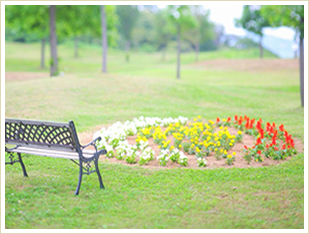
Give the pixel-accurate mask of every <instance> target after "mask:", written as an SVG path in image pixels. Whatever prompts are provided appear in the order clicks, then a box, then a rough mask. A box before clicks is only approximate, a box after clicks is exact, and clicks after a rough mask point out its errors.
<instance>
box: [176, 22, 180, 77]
mask: <svg viewBox="0 0 309 234" xmlns="http://www.w3.org/2000/svg"><path fill="white" fill-rule="evenodd" d="M180 54H181V39H180V26H179V25H178V28H177V79H180Z"/></svg>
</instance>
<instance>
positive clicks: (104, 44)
mask: <svg viewBox="0 0 309 234" xmlns="http://www.w3.org/2000/svg"><path fill="white" fill-rule="evenodd" d="M101 17H102V18H101V21H102V58H103V59H102V72H103V73H107V69H106V60H107V34H106V33H107V31H106V17H105V6H104V5H102V6H101Z"/></svg>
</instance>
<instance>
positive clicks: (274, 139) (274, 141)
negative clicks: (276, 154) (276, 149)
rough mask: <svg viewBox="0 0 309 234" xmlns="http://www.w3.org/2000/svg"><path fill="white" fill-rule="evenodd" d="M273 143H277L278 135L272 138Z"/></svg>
mask: <svg viewBox="0 0 309 234" xmlns="http://www.w3.org/2000/svg"><path fill="white" fill-rule="evenodd" d="M272 144H273V145H276V144H277V142H276V137H273V138H272Z"/></svg>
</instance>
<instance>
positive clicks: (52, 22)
mask: <svg viewBox="0 0 309 234" xmlns="http://www.w3.org/2000/svg"><path fill="white" fill-rule="evenodd" d="M49 30H50V32H49V41H50V55H51V64H50V76H56V75H58V72H59V71H58V54H57V34H56V6H54V5H51V6H50V7H49Z"/></svg>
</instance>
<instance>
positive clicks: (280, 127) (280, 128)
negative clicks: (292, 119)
mask: <svg viewBox="0 0 309 234" xmlns="http://www.w3.org/2000/svg"><path fill="white" fill-rule="evenodd" d="M279 130H280V131H281V132H284V126H283V124H281V125H280V126H279Z"/></svg>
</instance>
